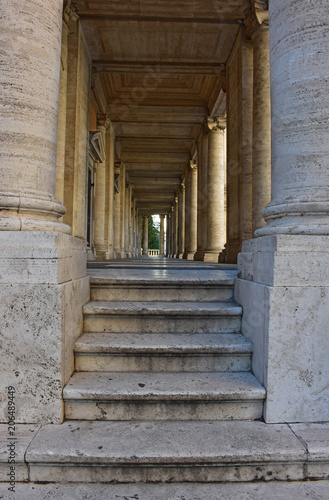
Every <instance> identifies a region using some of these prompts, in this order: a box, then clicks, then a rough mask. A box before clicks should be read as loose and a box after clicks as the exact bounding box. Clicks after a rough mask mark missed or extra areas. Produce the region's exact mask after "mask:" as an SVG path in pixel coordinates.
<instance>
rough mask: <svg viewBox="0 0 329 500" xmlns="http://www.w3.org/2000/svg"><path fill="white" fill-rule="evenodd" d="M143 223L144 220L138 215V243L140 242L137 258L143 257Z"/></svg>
mask: <svg viewBox="0 0 329 500" xmlns="http://www.w3.org/2000/svg"><path fill="white" fill-rule="evenodd" d="M142 222H143V219H142V216H141V215H139V214H138V237H137V241H138V249H137V256H138V257H141V255H142V232H143V231H142Z"/></svg>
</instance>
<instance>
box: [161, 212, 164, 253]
mask: <svg viewBox="0 0 329 500" xmlns="http://www.w3.org/2000/svg"><path fill="white" fill-rule="evenodd" d="M164 218H165V216H164V215H160V257H164V256H165V251H164Z"/></svg>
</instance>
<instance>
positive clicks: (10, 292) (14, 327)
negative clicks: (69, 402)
mask: <svg viewBox="0 0 329 500" xmlns="http://www.w3.org/2000/svg"><path fill="white" fill-rule="evenodd" d="M0 266H1V267H0V269H1V271H0V283H1V287H0V318H1V319H0V322H1V326H0V330H1V341H2V346H1V348H2V362H1V368H0V372H1V373H0V392H1V394H2V399H1V404H0V421H1V422H8V407H7V403H8V401H7V399H6V396H5V395H6V394H7V389H6V388H7V387H8V386H13V387H14V388H15V391H16V392H15V401H16V421H17V423H45V422H56V423H60V422H62V420H63V401H62V389H63V386H64V385H65V384H66V383H67V381H68V379H69V377H70V376H71V374H72V372H73V370H74V356H73V346H74V343H75V341H76V339H77V338H78V337H79V336H80V334H81V332H82V326H83V325H82V322H83V318H82V307H83V305H84V304H85V303H86V302H88V300H89V278H87V277H86V251H85V248H84V245H83V243H82V242H81V241H80V240H78V239H77V238H73V237H72V236H68V235H66V234H63V233H53V232H43V231H5V232H0Z"/></svg>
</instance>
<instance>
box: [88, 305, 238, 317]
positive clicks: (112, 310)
mask: <svg viewBox="0 0 329 500" xmlns="http://www.w3.org/2000/svg"><path fill="white" fill-rule="evenodd" d="M83 314H84V315H85V316H88V315H126V316H136V315H138V316H148V315H152V316H162V317H163V316H176V317H186V316H187V317H191V316H215V317H216V316H223V317H228V316H241V314H242V308H241V306H239V305H237V304H235V303H232V302H228V303H216V302H199V303H198V302H174V303H171V302H128V303H127V302H115V301H91V302H88V304H86V305H85V306H84V307H83Z"/></svg>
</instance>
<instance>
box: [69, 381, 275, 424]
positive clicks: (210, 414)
mask: <svg viewBox="0 0 329 500" xmlns="http://www.w3.org/2000/svg"><path fill="white" fill-rule="evenodd" d="M63 397H64V404H65V417H66V418H67V419H77V420H78V419H85V420H172V419H175V420H202V419H207V420H230V419H235V420H248V419H256V418H260V417H261V416H262V409H263V401H264V398H265V389H264V388H263V387H262V386H261V384H260V383H259V382H258V380H257V379H256V378H255V377H254V376H253V375H252V374H251V373H249V372H242V373H220V372H218V373H215V372H210V373H194V372H193V373H191V372H190V373H186V372H182V373H180V372H173V373H162V372H161V373H155V372H96V373H95V372H80V373H75V374H73V376H72V377H71V379H70V380H69V382H68V384H67V385H66V387H65V388H64V391H63Z"/></svg>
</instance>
